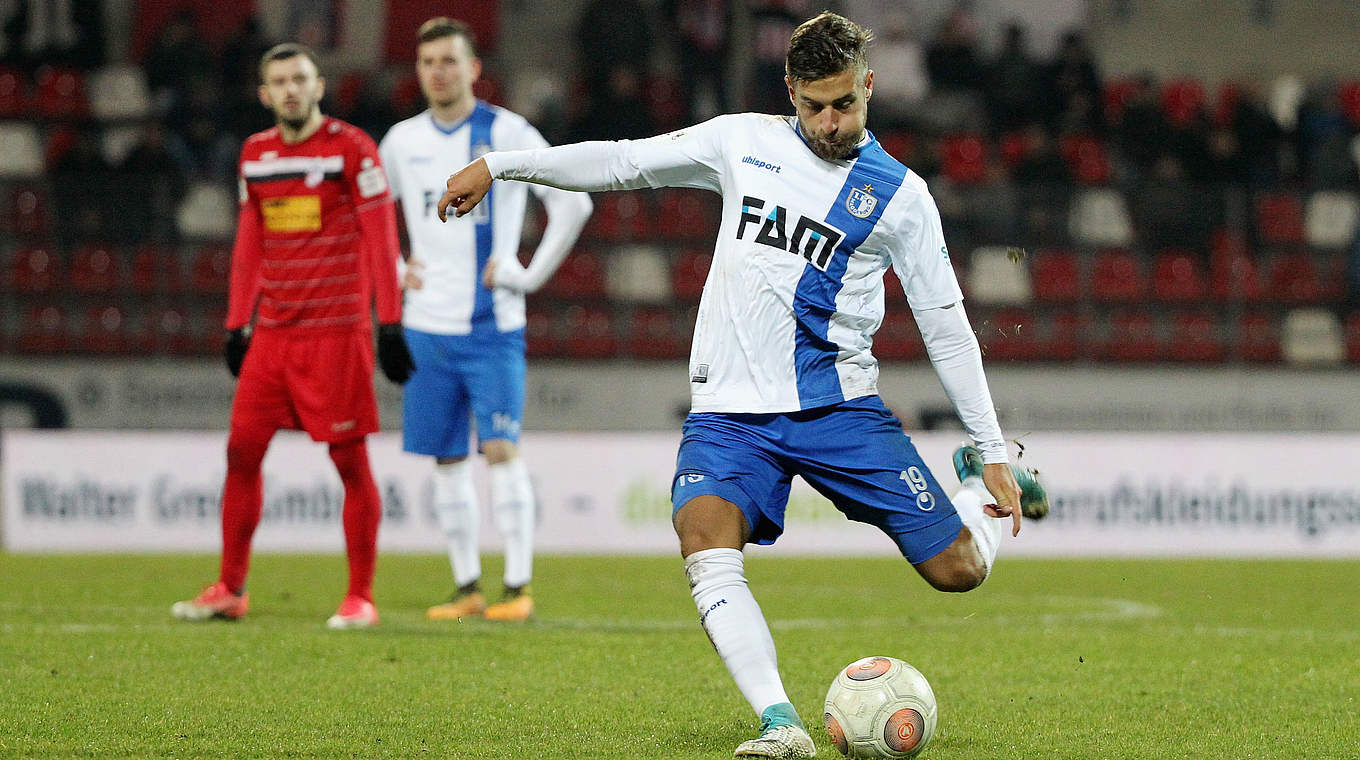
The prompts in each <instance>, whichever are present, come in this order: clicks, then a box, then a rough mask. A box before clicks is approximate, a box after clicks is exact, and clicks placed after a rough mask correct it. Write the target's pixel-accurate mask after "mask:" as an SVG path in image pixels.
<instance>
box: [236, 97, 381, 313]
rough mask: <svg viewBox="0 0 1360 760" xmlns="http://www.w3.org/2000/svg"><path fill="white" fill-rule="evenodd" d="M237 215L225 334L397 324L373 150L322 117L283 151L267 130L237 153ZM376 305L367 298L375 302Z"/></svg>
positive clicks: (352, 131) (363, 138)
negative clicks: (251, 326) (247, 329)
mask: <svg viewBox="0 0 1360 760" xmlns="http://www.w3.org/2000/svg"><path fill="white" fill-rule="evenodd" d="M238 178H239V183H240V193H241V215H240V221H239V224H238V226H237V230H236V246H235V248H234V249H233V251H232V261H231V268H232V270H231V294H230V296H229V298H228V308H227V322H226V327H227V329H228V330H234V329H236V328H238V327H242V326H244V325H245V324H247V323H248V322H250V318H251V315H252V313H254V312H255V311H256V307H257V305H258V314H256V319H255V323H256V326H258V327H265V328H273V327H281V328H311V329H334V330H354V329H362V330H368V329H370V326H371V324H372V316H371V312H370V303H371V302H372V301H374V300H376V302H377V309H378V321H379V322H380V323H383V324H388V323H396V322H400V321H401V291H400V289H399V287H398V284H397V270H396V260H397V256H399V255H400V249H399V248H398V243H397V228H396V215H395V213H394V211H393V205H392V196H391V194H390V193H389V192H388V189H387V175H386V174H385V173H384V171H383V168H382V164H381V162H380V161H379V159H378V148H377V146H376V145H375V144H374V143H373V140H372V139H371V138H370V137H369V136H368V135H366V134H364V132H363V131H362V130H360V129H359V128H357V127H355V126H353V125H350V124H346V123H345V122H343V121H340V120H339V119H332V118H329V117H326V118H325V119H324V120H323V121H322V123H321V127H320V128H319V129H317V131H316V132H315V133H313V134H312V135H311V136H310V137H308V138H307V139H306V140H303V141H302V142H300V143H296V144H291V145H290V144H288V143H285V142H284V141H283V138H282V137H281V136H280V134H279V128H278V127H274V128H272V129H267V130H265V131H263V132H259V133H256V134H254V135H251V136H250V138H249V139H248V140H246V142H245V145H244V146H243V147H242V148H241V163H240V166H239V174H238ZM375 297H376V298H375Z"/></svg>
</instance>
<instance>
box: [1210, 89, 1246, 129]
mask: <svg viewBox="0 0 1360 760" xmlns="http://www.w3.org/2000/svg"><path fill="white" fill-rule="evenodd" d="M1241 100H1242V88H1241V87H1240V86H1238V84H1237V83H1236V82H1224V83H1223V84H1221V85H1219V87H1218V97H1216V98H1215V99H1214V114H1213V119H1214V124H1216V125H1217V126H1220V127H1231V126H1232V123H1233V119H1234V118H1236V116H1237V104H1238V103H1239V102H1240V101H1241Z"/></svg>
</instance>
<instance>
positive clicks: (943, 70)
mask: <svg viewBox="0 0 1360 760" xmlns="http://www.w3.org/2000/svg"><path fill="white" fill-rule="evenodd" d="M926 71H927V72H928V73H929V74H930V88H931V95H930V98H929V99H928V101H927V102H926V103H925V104H923V105H922V108H921V113H920V117H921V119H923V120H924V123H923V124H922V128H923V129H925V130H927V131H931V132H937V133H943V132H951V131H961V130H962V131H970V132H982V131H985V130H986V126H987V121H986V120H987V112H986V106H985V103H984V101H983V91H984V89H985V87H986V71H985V70H984V68H983V66H982V62H981V60H980V59H979V57H978V53H977V29H976V24H975V23H974V21H973V18H972V16H970V15H968V13H967V12H966V11H965V10H964V9H963V8H962V7H959V8H955V9H954V10H953V11H952V12H951V13H950V14H949V16H948V18H946V19H945V20H944V22H943V23H941V24H940V27H939V29H938V30H937V31H936V34H935V37H934V38H933V39H932V40H931V41H930V44H929V45H927V46H926Z"/></svg>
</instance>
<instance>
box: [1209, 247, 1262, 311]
mask: <svg viewBox="0 0 1360 760" xmlns="http://www.w3.org/2000/svg"><path fill="white" fill-rule="evenodd" d="M1209 290H1210V292H1211V293H1212V295H1213V297H1214V298H1215V299H1217V300H1219V301H1246V302H1248V303H1250V302H1253V301H1256V300H1258V299H1260V298H1261V280H1260V277H1259V275H1258V274H1257V271H1256V262H1255V261H1254V260H1253V259H1252V257H1251V255H1250V254H1248V253H1247V249H1246V248H1245V247H1238V246H1234V245H1228V246H1224V247H1222V248H1216V250H1215V251H1214V253H1213V255H1212V256H1211V257H1210V259H1209Z"/></svg>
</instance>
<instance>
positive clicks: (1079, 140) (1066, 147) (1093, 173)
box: [1058, 134, 1110, 185]
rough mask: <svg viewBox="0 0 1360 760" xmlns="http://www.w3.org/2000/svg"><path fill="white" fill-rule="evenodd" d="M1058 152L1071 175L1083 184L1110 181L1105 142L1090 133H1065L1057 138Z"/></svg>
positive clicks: (1101, 183) (1097, 183)
mask: <svg viewBox="0 0 1360 760" xmlns="http://www.w3.org/2000/svg"><path fill="white" fill-rule="evenodd" d="M1058 152H1059V154H1060V155H1061V156H1062V158H1063V161H1064V162H1065V163H1066V164H1067V167H1068V168H1069V169H1070V170H1071V171H1072V176H1074V177H1076V178H1077V181H1078V182H1080V183H1082V184H1083V185H1103V184H1105V183H1106V182H1109V181H1110V159H1109V156H1108V155H1106V152H1105V144H1104V143H1102V142H1101V141H1100V138H1098V137H1096V136H1095V135H1091V134H1066V135H1063V136H1062V137H1061V138H1059V140H1058Z"/></svg>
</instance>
